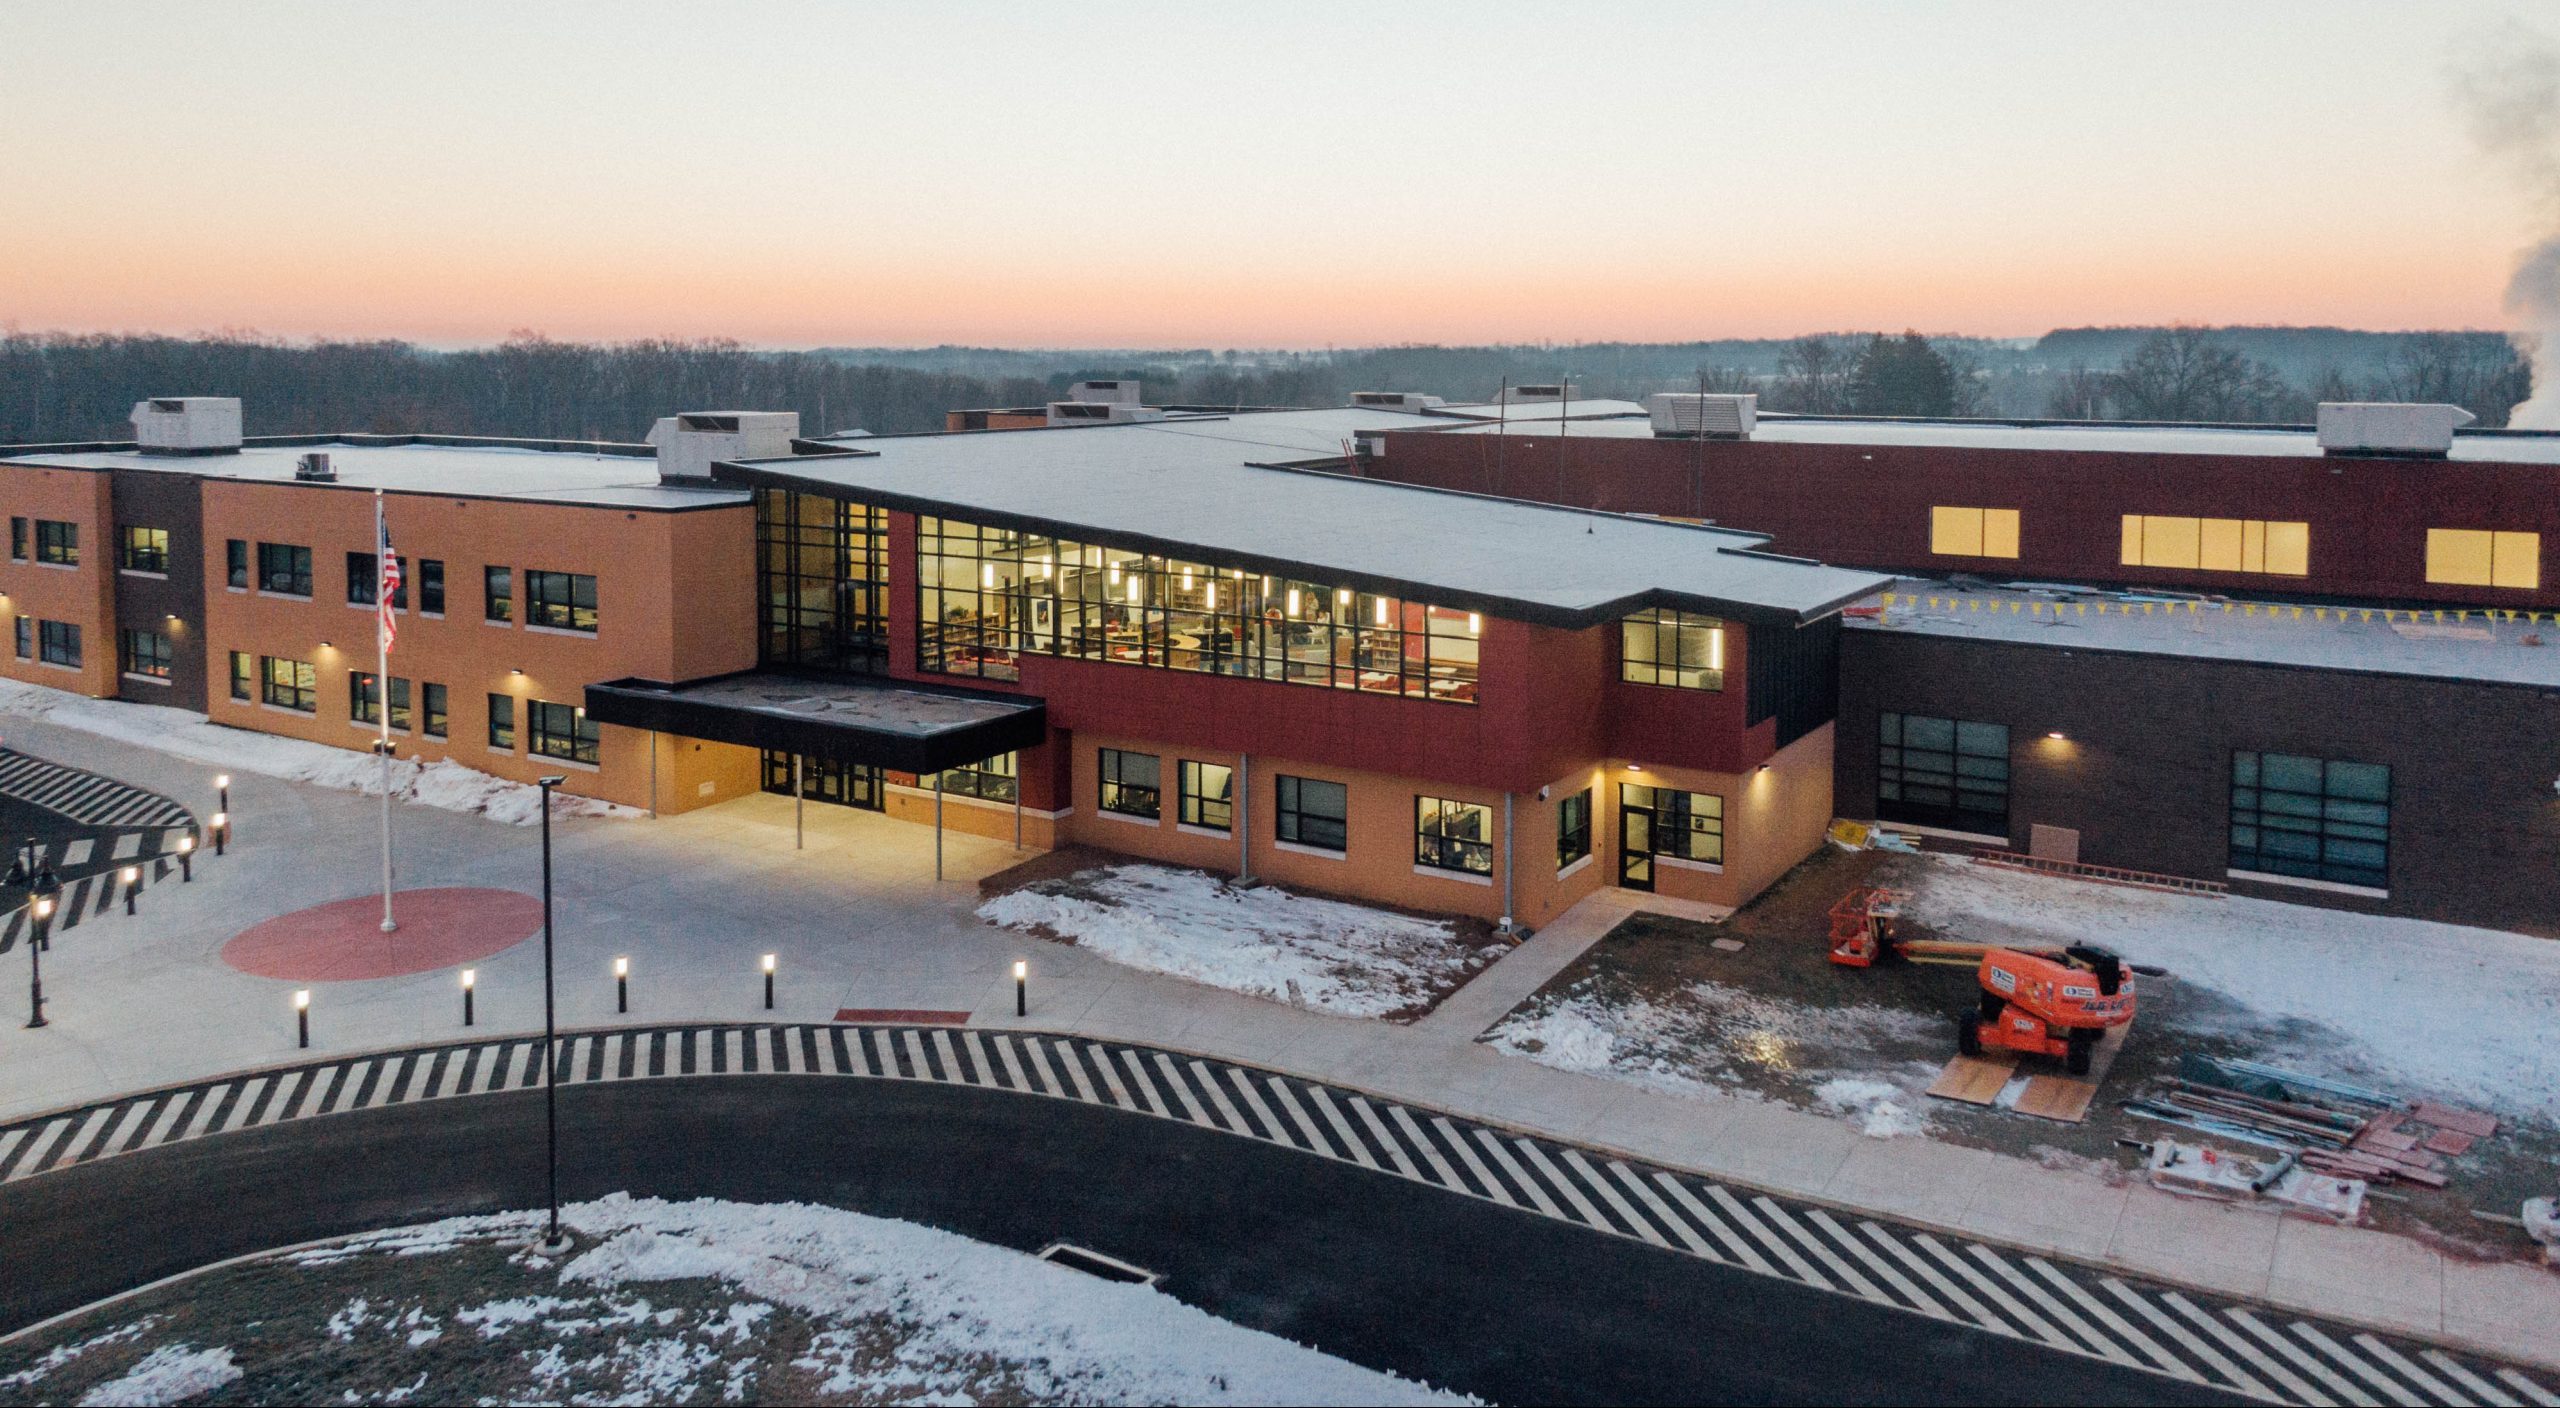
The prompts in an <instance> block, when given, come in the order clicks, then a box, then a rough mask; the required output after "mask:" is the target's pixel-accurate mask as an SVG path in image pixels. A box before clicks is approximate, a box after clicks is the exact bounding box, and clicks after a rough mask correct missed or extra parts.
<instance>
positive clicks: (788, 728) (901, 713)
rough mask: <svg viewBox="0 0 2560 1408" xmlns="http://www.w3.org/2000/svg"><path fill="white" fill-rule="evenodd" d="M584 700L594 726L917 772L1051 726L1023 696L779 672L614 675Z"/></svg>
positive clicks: (994, 750)
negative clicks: (680, 678)
mask: <svg viewBox="0 0 2560 1408" xmlns="http://www.w3.org/2000/svg"><path fill="white" fill-rule="evenodd" d="M585 703H586V709H587V714H588V716H589V717H590V718H593V719H595V720H596V721H597V722H599V723H609V724H621V725H624V726H626V727H631V728H650V729H658V730H661V731H665V732H671V733H681V734H684V735H686V736H688V737H692V738H707V739H711V740H713V741H715V742H722V743H736V744H740V745H742V746H746V747H760V748H775V749H781V750H783V751H787V752H795V753H800V754H804V755H808V756H813V757H821V758H832V759H836V760H839V761H843V762H853V763H866V764H872V765H875V766H880V767H887V768H894V769H896V770H897V771H900V772H918V773H926V772H940V771H942V770H943V769H945V768H951V767H959V766H962V765H964V764H968V763H974V762H978V761H981V760H983V759H986V758H991V757H994V756H995V755H997V754H999V753H1005V752H1010V751H1011V750H1013V749H1015V748H1020V747H1026V746H1028V745H1030V744H1033V743H1037V742H1039V741H1040V739H1041V738H1042V737H1044V736H1045V734H1046V730H1047V727H1048V725H1047V706H1046V705H1044V704H1043V703H1042V702H1041V701H1040V700H1038V699H1036V698H1031V697H1027V696H1019V695H1007V694H997V693H994V692H992V691H979V690H970V689H965V688H960V687H956V686H937V685H919V684H910V683H906V682H904V681H894V680H887V679H865V678H861V677H858V676H824V677H821V676H811V675H800V674H794V673H791V672H789V671H781V670H747V671H742V672H740V673H737V674H730V675H715V676H712V677H711V678H709V679H701V680H693V681H689V682H686V683H683V684H671V683H668V682H666V681H662V680H644V679H621V680H610V681H607V682H606V683H603V684H593V685H589V686H587V688H586V699H585Z"/></svg>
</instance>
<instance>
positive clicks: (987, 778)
mask: <svg viewBox="0 0 2560 1408" xmlns="http://www.w3.org/2000/svg"><path fill="white" fill-rule="evenodd" d="M1016 767H1017V764H1016V763H1015V761H1014V756H1013V754H1011V753H999V754H997V755H996V756H994V757H992V758H989V759H987V760H986V761H985V762H983V763H979V764H977V765H976V766H975V767H965V768H950V769H947V770H945V771H943V772H940V773H937V774H935V777H936V778H937V779H938V781H939V785H940V786H941V788H942V790H943V791H945V792H948V793H950V794H951V795H952V796H954V797H977V798H981V799H983V800H985V801H989V802H1010V801H1013V800H1015V799H1016V798H1018V797H1020V796H1021V795H1022V786H1021V779H1020V778H1019V777H1018V776H1016V775H1015V770H1016ZM805 780H806V779H805V777H804V779H803V781H804V782H805ZM783 790H784V791H786V792H788V791H789V790H790V788H789V786H788V784H786V785H785V786H784V788H783Z"/></svg>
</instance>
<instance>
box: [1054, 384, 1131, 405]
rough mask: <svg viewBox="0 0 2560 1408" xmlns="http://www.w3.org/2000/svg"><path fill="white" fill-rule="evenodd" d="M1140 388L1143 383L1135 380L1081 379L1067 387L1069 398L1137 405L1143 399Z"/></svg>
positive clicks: (1105, 403)
mask: <svg viewBox="0 0 2560 1408" xmlns="http://www.w3.org/2000/svg"><path fill="white" fill-rule="evenodd" d="M1140 389H1141V384H1140V383H1138V382H1135V381H1127V380H1122V381H1079V382H1077V383H1076V384H1075V385H1073V386H1070V387H1068V388H1067V399H1068V400H1070V401H1090V402H1098V403H1100V404H1103V405H1107V406H1135V405H1138V404H1139V403H1140V402H1141V400H1142V399H1143V398H1142V397H1141V395H1140Z"/></svg>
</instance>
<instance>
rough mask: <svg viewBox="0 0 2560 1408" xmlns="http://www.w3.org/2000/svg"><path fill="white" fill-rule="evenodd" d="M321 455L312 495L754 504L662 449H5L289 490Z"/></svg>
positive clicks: (408, 440)
mask: <svg viewBox="0 0 2560 1408" xmlns="http://www.w3.org/2000/svg"><path fill="white" fill-rule="evenodd" d="M314 451H318V452H322V453H325V454H327V455H328V456H329V465H330V467H331V468H332V469H334V470H336V471H337V475H338V477H337V480H336V481H335V484H334V486H333V485H331V484H314V485H312V486H311V487H313V488H330V487H336V488H342V489H383V490H387V491H389V492H391V493H395V494H450V495H453V496H455V497H458V498H474V499H517V500H524V501H527V502H537V503H555V504H574V505H586V506H592V507H597V508H623V509H652V510H662V511H663V510H678V509H693V508H712V507H719V506H722V505H729V504H741V503H745V502H747V496H746V495H745V494H743V493H741V492H740V491H738V490H736V489H730V488H723V487H719V486H715V485H705V486H702V487H699V488H690V487H686V486H682V485H667V484H661V483H659V482H658V461H657V458H656V454H657V452H656V451H655V450H652V449H651V448H650V447H648V446H646V445H621V444H612V443H598V444H595V445H588V446H581V447H578V448H575V449H571V448H549V447H542V446H537V445H529V444H525V443H521V442H510V441H503V440H470V439H463V438H460V437H448V436H437V437H432V438H429V437H417V436H406V435H380V436H372V435H349V436H342V437H316V436H315V437H306V436H280V437H262V438H260V439H255V440H252V441H250V442H249V443H248V444H246V445H244V446H243V447H242V448H241V450H240V452H239V453H238V454H213V455H146V454H143V453H141V452H140V451H138V450H135V449H133V448H131V447H129V446H105V447H82V448H65V447H48V446H27V447H24V448H22V449H10V448H7V447H0V463H6V464H23V465H39V466H45V467H51V468H66V469H125V470H149V471H152V472H154V473H162V474H188V475H194V476H196V477H198V478H202V479H234V480H242V481H246V482H251V483H269V484H291V483H297V482H299V481H297V480H295V479H294V477H293V467H294V465H295V463H296V462H298V461H299V460H301V458H302V457H303V456H304V455H306V454H309V453H312V452H314Z"/></svg>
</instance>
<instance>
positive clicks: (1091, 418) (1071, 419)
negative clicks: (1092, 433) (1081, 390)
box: [1049, 383, 1164, 425]
mask: <svg viewBox="0 0 2560 1408" xmlns="http://www.w3.org/2000/svg"><path fill="white" fill-rule="evenodd" d="M1131 384H1132V385H1135V383H1131ZM1162 419H1164V412H1163V411H1160V410H1158V409H1156V408H1155V407H1153V406H1141V405H1139V404H1138V403H1137V402H1135V401H1052V402H1050V403H1049V424H1051V425H1117V424H1125V423H1127V422H1129V421H1133V420H1162Z"/></svg>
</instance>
